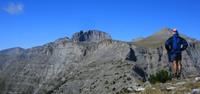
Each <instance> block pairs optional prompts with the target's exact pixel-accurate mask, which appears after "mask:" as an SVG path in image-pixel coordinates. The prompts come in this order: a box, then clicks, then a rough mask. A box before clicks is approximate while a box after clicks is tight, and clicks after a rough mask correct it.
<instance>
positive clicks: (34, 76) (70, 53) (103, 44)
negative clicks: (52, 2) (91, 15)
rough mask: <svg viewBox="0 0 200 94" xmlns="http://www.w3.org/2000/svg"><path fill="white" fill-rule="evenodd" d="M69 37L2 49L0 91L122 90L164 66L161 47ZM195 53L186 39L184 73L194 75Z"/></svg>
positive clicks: (198, 51) (197, 48) (82, 93)
mask: <svg viewBox="0 0 200 94" xmlns="http://www.w3.org/2000/svg"><path fill="white" fill-rule="evenodd" d="M75 35H76V34H75ZM83 35H85V36H86V35H88V34H83ZM89 35H92V36H93V33H90V34H89ZM97 35H98V34H97ZM77 36H80V35H78V33H77ZM74 39H76V38H75V37H74V38H72V39H69V38H61V39H58V40H56V41H55V42H51V43H48V44H45V45H43V46H38V47H34V48H30V49H21V50H13V51H7V50H6V51H1V52H0V53H1V54H0V68H1V71H0V94H14V93H15V94H16V93H17V94H94V93H95V94H109V93H119V92H120V91H121V90H123V89H124V88H128V87H135V86H136V87H137V86H138V83H137V80H143V81H145V80H147V79H148V76H149V74H152V73H155V72H156V71H158V70H161V69H163V68H165V69H168V60H167V53H166V51H165V49H164V48H163V47H162V46H161V47H158V48H143V47H137V46H135V45H133V44H131V43H127V42H122V41H115V40H111V39H109V40H101V39H100V38H98V39H100V40H101V41H98V42H97V41H96V40H98V39H94V38H93V37H86V38H85V37H84V41H83V42H82V41H79V42H74V41H72V40H74ZM93 39H94V40H95V41H93ZM102 39H104V38H102ZM85 41H89V42H85ZM15 51H16V52H15ZM7 52H8V53H9V54H8V53H7ZM10 53H12V54H10ZM199 57H200V43H199V42H195V43H190V46H189V48H188V49H187V50H186V51H184V52H183V61H182V64H183V74H184V75H185V76H186V77H187V76H188V75H191V74H194V75H196V74H198V71H199V70H200V67H199V65H200V62H199V61H200V60H199Z"/></svg>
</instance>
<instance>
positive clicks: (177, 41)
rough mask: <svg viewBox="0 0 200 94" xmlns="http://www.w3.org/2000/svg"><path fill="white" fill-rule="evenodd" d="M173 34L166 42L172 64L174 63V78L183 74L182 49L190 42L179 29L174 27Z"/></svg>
mask: <svg viewBox="0 0 200 94" xmlns="http://www.w3.org/2000/svg"><path fill="white" fill-rule="evenodd" d="M172 34H173V36H172V37H170V38H169V39H168V40H167V41H166V42H165V48H166V49H167V53H168V59H169V62H170V65H172V66H171V67H172V78H177V79H178V78H180V76H181V69H182V64H181V59H182V51H184V50H185V49H186V48H187V47H188V43H187V41H186V40H185V39H183V38H182V37H180V36H179V33H178V30H177V29H172Z"/></svg>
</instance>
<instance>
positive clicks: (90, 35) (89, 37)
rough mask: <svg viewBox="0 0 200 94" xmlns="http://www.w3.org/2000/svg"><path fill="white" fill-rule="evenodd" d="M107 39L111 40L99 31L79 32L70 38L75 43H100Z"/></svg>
mask: <svg viewBox="0 0 200 94" xmlns="http://www.w3.org/2000/svg"><path fill="white" fill-rule="evenodd" d="M107 39H111V36H110V35H109V34H107V33H105V32H102V31H99V30H88V31H86V32H84V31H80V32H78V33H75V34H74V35H73V36H72V40H73V41H76V42H100V41H103V40H107Z"/></svg>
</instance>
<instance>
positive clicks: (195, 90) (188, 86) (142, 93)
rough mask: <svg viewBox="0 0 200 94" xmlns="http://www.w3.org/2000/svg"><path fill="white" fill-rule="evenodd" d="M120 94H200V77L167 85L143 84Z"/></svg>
mask: <svg viewBox="0 0 200 94" xmlns="http://www.w3.org/2000/svg"><path fill="white" fill-rule="evenodd" d="M118 94H200V77H195V76H191V77H190V78H186V79H181V80H172V81H168V82H167V83H156V84H150V83H149V82H145V83H141V84H139V85H138V87H129V88H125V89H123V90H121V91H120V92H119V93H118Z"/></svg>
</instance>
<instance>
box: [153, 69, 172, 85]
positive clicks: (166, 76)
mask: <svg viewBox="0 0 200 94" xmlns="http://www.w3.org/2000/svg"><path fill="white" fill-rule="evenodd" d="M170 80H171V76H170V73H169V72H168V71H166V70H161V71H158V72H157V73H156V74H151V75H150V77H149V81H150V83H152V84H155V83H157V82H158V83H165V82H167V81H170Z"/></svg>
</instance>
